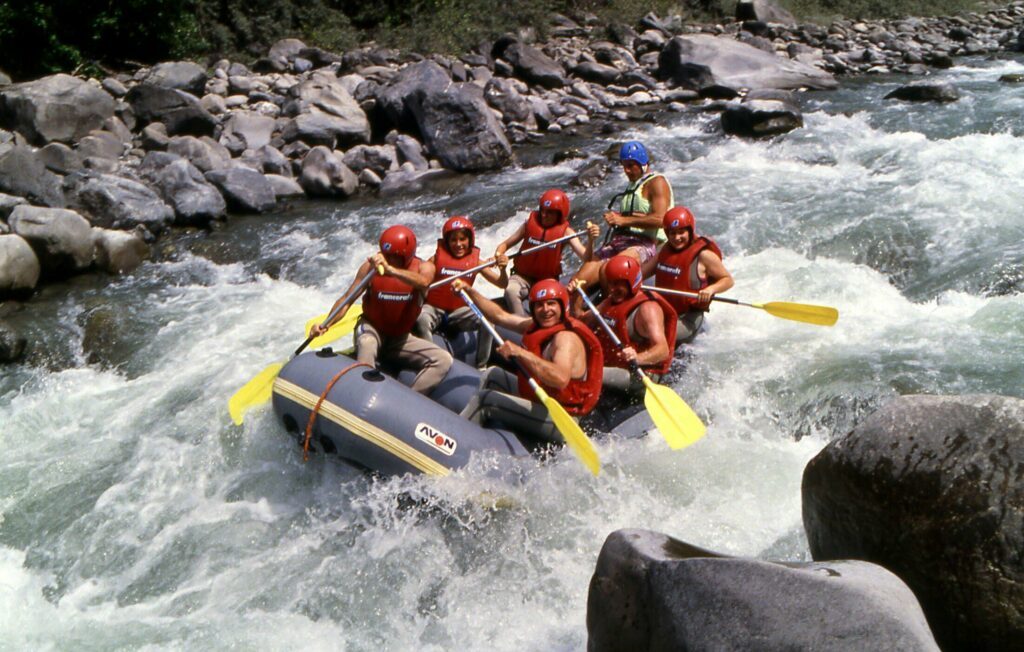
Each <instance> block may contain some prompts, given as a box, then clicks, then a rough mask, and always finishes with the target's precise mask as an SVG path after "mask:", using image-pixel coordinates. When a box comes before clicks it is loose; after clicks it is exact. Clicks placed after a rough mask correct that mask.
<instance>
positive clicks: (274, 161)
mask: <svg viewBox="0 0 1024 652" xmlns="http://www.w3.org/2000/svg"><path fill="white" fill-rule="evenodd" d="M254 160H256V161H257V162H258V163H259V168H260V171H262V172H264V173H266V174H281V175H284V176H286V177H290V176H291V175H292V166H291V162H290V161H289V160H288V158H287V157H286V156H285V155H284V154H282V153H281V152H280V151H279V150H278V149H277V148H275V147H271V146H270V145H264V146H263V147H261V148H259V149H258V150H256V152H255V154H254Z"/></svg>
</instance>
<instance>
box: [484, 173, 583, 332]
mask: <svg viewBox="0 0 1024 652" xmlns="http://www.w3.org/2000/svg"><path fill="white" fill-rule="evenodd" d="M569 211H570V203H569V196H568V195H566V194H565V193H564V192H562V191H561V190H558V189H556V188H552V189H551V190H548V191H547V192H545V193H544V194H543V195H541V196H540V205H539V206H538V208H537V210H535V211H532V212H531V213H530V216H529V217H527V218H526V223H524V224H523V225H522V226H521V227H519V228H518V229H516V232H515V233H513V234H512V235H510V236H509V237H507V238H505V240H504V241H503V242H502V243H501V244H499V245H498V247H497V248H496V249H495V250H494V255H495V256H499V255H502V254H504V253H505V252H506V251H507V250H508V248H509V247H511V246H513V245H515V244H516V243H517V242H520V241H522V243H523V244H522V245H521V246H520V247H519V250H520V251H523V250H526V249H531V248H533V247H536V246H537V245H541V244H544V243H545V242H551V241H552V240H557V239H558V238H561V237H562V236H566V235H572V234H573V233H576V231H574V230H573V228H572V227H571V226H569ZM598 233H600V229H598ZM568 242H569V246H570V247H571V248H572V250H573V251H574V252H575V253H576V255H577V256H579V257H580V259H581V260H587V259H588V258H589V257H590V255H591V252H592V251H593V244H594V243H593V240H592V239H591V240H590V241H589V242H588V243H587V245H586V246H584V245H583V244H582V243H581V242H580V241H579V238H574V239H572V240H569V241H568ZM564 245H565V243H564V242H563V243H559V244H557V245H554V246H552V247H551V248H549V249H543V250H541V251H537V252H535V253H532V254H529V255H527V256H519V257H517V258H516V261H515V264H514V265H513V269H512V275H511V276H510V277H509V280H508V284H507V287H506V286H502V287H505V304H506V305H507V306H508V308H509V310H511V311H512V312H513V313H514V314H516V315H520V316H522V317H525V316H526V310H525V309H524V308H523V299H525V298H526V295H527V293H528V292H529V290H530V287H531V286H532V285H533V284H534V283H536V282H538V281H543V280H544V279H549V278H553V279H557V278H559V277H560V276H561V275H562V248H563V247H564Z"/></svg>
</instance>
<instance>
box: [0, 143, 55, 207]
mask: <svg viewBox="0 0 1024 652" xmlns="http://www.w3.org/2000/svg"><path fill="white" fill-rule="evenodd" d="M0 192H7V193H11V194H12V195H18V196H20V197H25V198H26V199H28V200H29V201H30V202H32V203H34V204H42V205H44V206H53V207H57V208H62V207H63V206H64V193H63V191H62V190H61V182H60V177H58V176H57V175H55V174H54V173H53V172H50V171H49V170H47V169H46V165H45V164H44V163H43V161H42V160H41V158H40V157H39V155H38V154H37V153H36V152H35V151H33V150H32V148H31V147H28V146H26V145H15V146H14V147H12V148H11V149H9V150H7V151H6V152H4V153H3V154H0Z"/></svg>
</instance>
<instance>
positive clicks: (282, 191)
mask: <svg viewBox="0 0 1024 652" xmlns="http://www.w3.org/2000/svg"><path fill="white" fill-rule="evenodd" d="M264 176H265V177H266V178H267V181H268V182H269V183H270V187H271V188H273V189H274V196H275V197H277V198H278V199H288V198H291V197H304V196H305V195H306V191H305V190H303V189H302V186H300V185H299V182H298V181H296V180H295V179H292V178H291V177H284V176H281V175H280V174H266V175H264Z"/></svg>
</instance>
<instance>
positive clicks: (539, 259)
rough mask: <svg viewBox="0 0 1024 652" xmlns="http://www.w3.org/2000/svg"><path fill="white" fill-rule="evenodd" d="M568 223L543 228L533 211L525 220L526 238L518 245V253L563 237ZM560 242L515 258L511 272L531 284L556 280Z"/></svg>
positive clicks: (559, 267) (559, 261)
mask: <svg viewBox="0 0 1024 652" xmlns="http://www.w3.org/2000/svg"><path fill="white" fill-rule="evenodd" d="M568 228H569V223H568V222H567V221H565V220H563V221H560V222H558V223H557V224H555V225H554V226H552V227H549V228H546V229H545V228H544V227H543V226H541V223H540V213H539V212H538V211H533V212H532V213H530V217H528V218H527V219H526V236H525V237H524V238H523V243H522V244H521V245H519V251H526V250H527V249H531V248H533V247H536V246H538V245H542V244H544V243H545V242H551V241H552V240H557V239H558V238H561V237H562V236H563V235H565V230H566V229H568ZM564 246H565V243H564V242H560V243H558V244H556V245H554V246H553V247H548V248H547V249H542V250H540V251H537V252H534V253H532V254H527V255H525V256H517V257H516V262H515V265H514V266H513V271H514V272H515V273H516V274H519V275H520V276H523V277H526V278H527V279H529V280H530V281H531V282H532V283H536V282H537V281H543V280H544V279H546V278H558V277H559V276H561V275H562V247H564Z"/></svg>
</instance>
